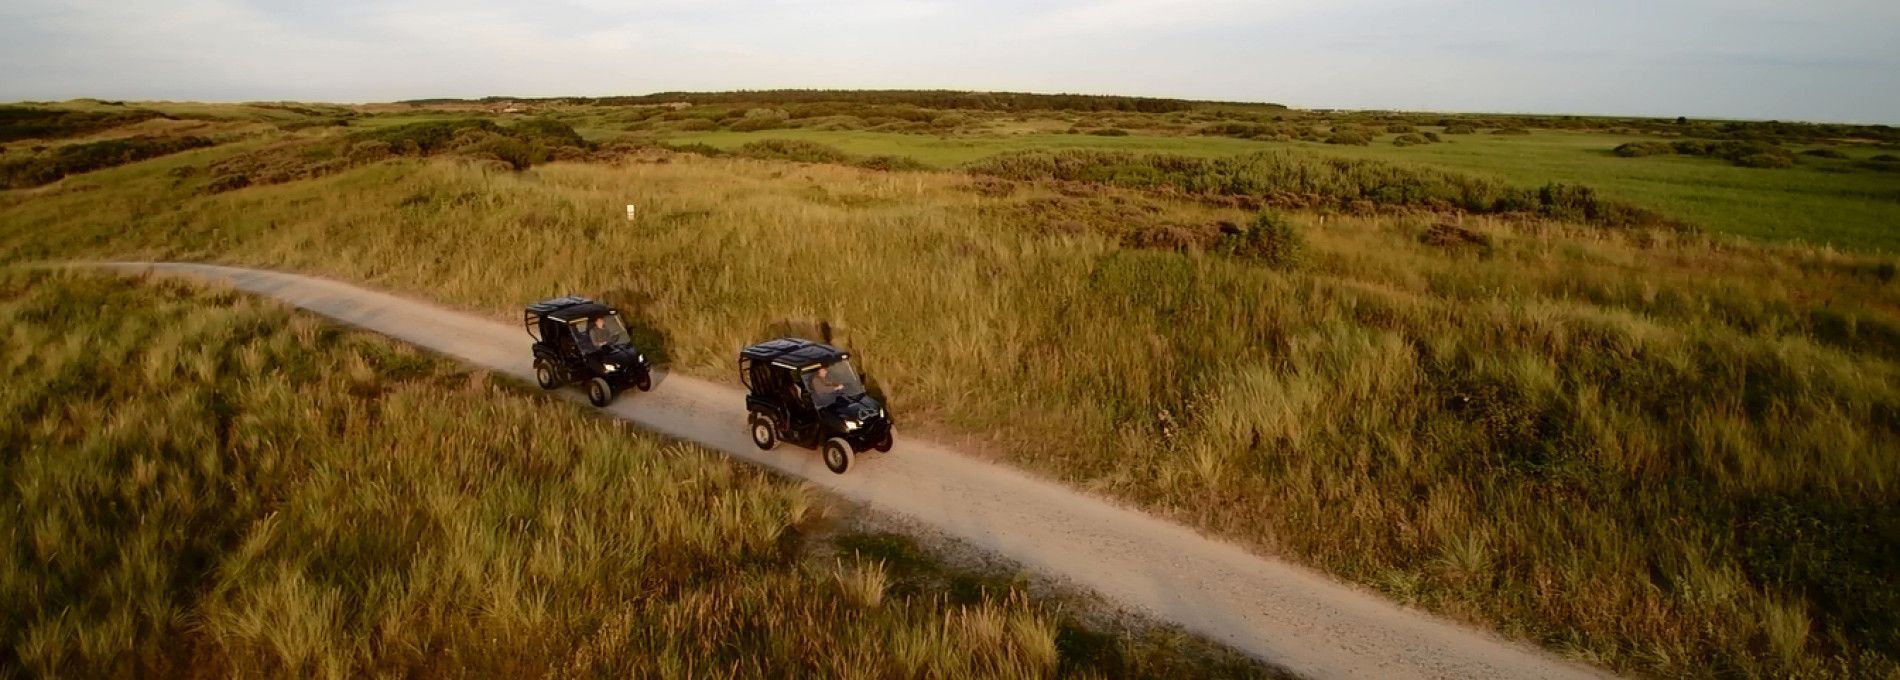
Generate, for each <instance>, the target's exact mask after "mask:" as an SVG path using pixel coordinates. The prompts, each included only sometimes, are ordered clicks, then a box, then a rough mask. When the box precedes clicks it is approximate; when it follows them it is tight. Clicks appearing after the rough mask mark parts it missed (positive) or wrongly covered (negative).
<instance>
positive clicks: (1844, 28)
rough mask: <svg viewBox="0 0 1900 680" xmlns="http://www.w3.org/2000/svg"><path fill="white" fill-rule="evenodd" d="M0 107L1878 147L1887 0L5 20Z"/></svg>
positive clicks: (85, 7) (782, 4) (8, 14)
mask: <svg viewBox="0 0 1900 680" xmlns="http://www.w3.org/2000/svg"><path fill="white" fill-rule="evenodd" d="M0 64H4V70H3V71H0V73H4V75H0V101H16V100H60V99H70V98H77V97H96V98H102V99H135V100H146V99H159V100H207V101H260V100H273V101H275V100H298V101H328V102H377V101H394V100H400V99H419V98H432V97H482V96H490V95H496V96H604V95H625V94H645V93H649V92H657V91H674V90H684V91H706V90H730V89H768V88H851V89H886V88H892V89H897V88H901V89H938V88H941V89H957V90H991V91H1027V92H1079V93H1089V94H1126V95H1140V96H1155V97H1181V98H1191V99H1219V100H1230V101H1268V102H1277V103H1282V104H1288V105H1291V106H1296V107H1302V108H1343V109H1404V110H1430V111H1483V112H1507V113H1519V112H1522V113H1579V114H1584V113H1589V114H1620V115H1653V116H1669V117H1673V116H1678V115H1686V116H1690V117H1707V118H1741V119H1758V120H1767V119H1776V120H1811V121H1840V122H1874V123H1900V0H1808V1H1806V2H1799V3H1794V2H1786V1H1785V0H1562V1H1555V0H1516V1H1514V2H1500V1H1494V0H1463V1H1461V0H1329V1H1326V2H1290V1H1286V0H1251V1H1240V0H955V1H953V0H760V1H752V2H739V1H736V0H697V1H694V0H656V1H651V2H642V1H638V0H627V1H618V2H616V1H611V0H547V1H542V2H532V3H529V2H502V1H499V0H379V1H363V0H323V1H316V2H305V1H284V0H165V1H164V2H150V1H148V0H4V2H0Z"/></svg>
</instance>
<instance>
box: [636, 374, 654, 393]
mask: <svg viewBox="0 0 1900 680" xmlns="http://www.w3.org/2000/svg"><path fill="white" fill-rule="evenodd" d="M633 386H634V387H638V388H640V391H641V392H646V391H649V390H652V389H653V374H652V373H651V372H648V371H641V372H640V379H639V380H635V381H633Z"/></svg>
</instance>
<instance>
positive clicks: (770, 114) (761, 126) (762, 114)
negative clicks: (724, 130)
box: [726, 109, 791, 132]
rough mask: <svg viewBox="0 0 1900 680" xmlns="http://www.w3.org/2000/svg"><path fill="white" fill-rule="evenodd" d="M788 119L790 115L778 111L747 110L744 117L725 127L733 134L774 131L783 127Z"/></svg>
mask: <svg viewBox="0 0 1900 680" xmlns="http://www.w3.org/2000/svg"><path fill="white" fill-rule="evenodd" d="M790 119H791V114H788V113H786V112H784V111H781V110H778V109H747V110H746V112H745V116H744V117H742V118H740V119H739V120H735V121H732V123H731V124H730V125H727V126H726V127H728V128H730V129H731V130H732V131H733V132H757V131H759V130H775V129H778V128H782V127H785V121H787V120H790Z"/></svg>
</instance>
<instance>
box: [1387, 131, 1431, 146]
mask: <svg viewBox="0 0 1900 680" xmlns="http://www.w3.org/2000/svg"><path fill="white" fill-rule="evenodd" d="M1430 143H1431V142H1430V141H1429V140H1427V139H1425V138H1424V137H1422V136H1420V135H1415V134H1404V135H1399V136H1398V137H1394V138H1393V139H1392V145H1393V146H1418V145H1420V144H1430Z"/></svg>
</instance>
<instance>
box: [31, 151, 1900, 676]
mask: <svg viewBox="0 0 1900 680" xmlns="http://www.w3.org/2000/svg"><path fill="white" fill-rule="evenodd" d="M773 134H784V133H783V131H773ZM1538 134H1542V133H1533V134H1531V135H1519V136H1514V137H1515V139H1516V140H1517V141H1523V140H1525V139H1530V140H1536V139H1537V135H1538ZM1550 134H1558V133H1554V132H1553V133H1550ZM1564 134H1570V133H1564ZM1081 136H1082V135H1061V137H1065V138H1073V137H1081ZM1091 137H1092V136H1091ZM1132 137H1133V136H1132V135H1131V136H1130V137H1099V138H1096V139H1091V140H1089V141H1091V142H1094V141H1102V140H1106V142H1107V143H1111V144H1113V143H1122V142H1121V141H1120V140H1126V139H1130V138H1132ZM1500 137H1503V136H1500ZM920 139H929V138H928V137H922V138H920ZM1206 141H1208V142H1210V143H1221V144H1227V143H1236V142H1229V141H1218V142H1217V141H1216V140H1206ZM1245 143H1247V144H1255V143H1257V142H1245ZM1500 143H1503V142H1500ZM1453 146H1455V144H1446V145H1445V148H1451V147H1453ZM1369 148H1371V147H1368V149H1369ZM1418 148H1419V147H1407V148H1405V149H1394V150H1393V152H1395V153H1397V152H1408V151H1414V150H1417V149H1418ZM1426 148H1436V146H1434V147H1426ZM855 151H857V152H859V153H876V152H880V151H883V150H882V149H873V148H862V149H855ZM235 152H236V151H234V150H233V149H227V148H213V149H204V150H197V151H189V152H185V153H181V154H177V155H174V156H167V157H164V158H160V159H155V160H151V161H146V162H143V163H138V164H136V165H131V166H125V167H121V168H115V169H110V170H103V171H100V172H96V173H91V174H88V175H85V176H84V177H83V178H82V179H83V180H84V181H83V182H73V181H72V180H70V179H69V180H68V181H67V182H65V183H63V184H60V185H54V186H51V187H46V188H43V189H40V190H33V191H30V192H8V193H5V194H0V251H4V252H6V253H7V256H8V257H9V258H12V259H15V260H36V259H60V258H74V257H141V258H178V259H202V260H216V261H226V262H237V263H245V264H255V265H263V266H272V267H284V268H291V269H297V270H302V271H308V272H314V273H319V274H325V275H329V276H335V277H339V278H343V279H346V280H351V281H357V282H364V283H368V284H371V285H375V286H380V287H384V288H390V289H395V290H401V291H405V292H409V293H412V294H416V295H420V296H423V297H428V298H432V299H435V300H439V301H443V302H445V303H448V304H451V305H456V306H460V307H463V308H467V309H472V310H477V311H480V312H484V313H488V314H492V315H494V316H495V317H497V318H507V317H508V316H509V315H511V314H513V313H514V312H515V311H516V309H517V305H518V304H519V303H520V301H521V300H525V299H531V298H535V297H539V296H545V295H548V294H556V293H562V292H568V291H579V292H597V293H602V294H604V295H606V296H607V297H608V298H609V299H610V300H612V301H615V302H617V303H620V304H622V305H624V306H625V307H626V308H627V309H628V310H629V312H630V313H631V314H633V315H636V316H637V317H639V318H640V319H641V321H642V323H644V324H645V325H647V326H650V327H652V328H654V329H657V334H656V337H655V338H653V340H654V341H655V342H656V343H658V344H660V345H662V346H663V349H664V352H665V356H667V357H668V358H669V359H670V360H671V361H672V362H673V365H674V368H675V370H682V371H687V372H690V373H693V374H697V375H702V376H707V377H712V378H716V379H728V380H729V379H731V376H730V375H729V373H730V371H731V365H730V362H731V352H732V351H733V348H735V347H738V346H740V345H741V344H742V343H744V342H746V341H749V340H754V339H757V338H759V337H760V336H761V335H763V334H765V333H767V332H768V331H769V329H771V328H773V327H775V326H777V325H779V324H780V323H781V322H785V321H820V320H822V321H827V322H829V323H830V324H831V325H832V327H833V328H835V329H837V333H838V337H839V340H840V341H841V342H842V343H844V344H847V345H850V346H852V347H853V348H854V349H856V350H857V354H858V356H859V357H861V358H862V359H863V360H864V362H865V364H866V365H865V366H864V368H865V369H866V372H867V373H868V374H869V375H870V377H871V378H872V379H873V380H874V381H875V383H876V384H877V386H878V387H879V388H881V389H882V390H883V391H884V392H886V394H887V396H888V397H889V398H890V401H891V403H892V404H893V407H894V408H895V409H897V410H898V411H899V412H900V413H902V414H904V415H903V418H904V421H905V423H906V428H907V431H912V432H919V433H923V434H929V435H933V436H939V437H945V438H956V439H962V440H963V441H964V442H965V443H967V444H969V445H971V446H974V447H978V448H982V449H984V450H986V451H989V452H991V453H992V455H995V456H997V457H999V458H1002V459H1005V460H1008V461H1011V462H1013V463H1015V464H1018V465H1021V466H1024V467H1026V468H1030V469H1033V470H1037V471H1040V472H1042V473H1044V474H1047V475H1049V476H1052V477H1056V478H1060V479H1063V480H1066V481H1068V482H1070V483H1072V484H1074V485H1076V486H1078V487H1082V488H1087V489H1091V490H1095V491H1098V492H1101V493H1104V494H1109V495H1112V496H1115V497H1118V498H1121V499H1124V500H1126V501H1127V502H1129V503H1131V504H1134V505H1138V506H1140V507H1143V508H1145V509H1147V510H1149V511H1152V512H1155V513H1158V514H1163V515H1167V516H1171V517H1173V518H1176V519H1179V520H1181V521H1183V522H1186V523H1189V524H1192V525H1195V526H1198V527H1201V528H1203V529H1205V530H1208V531H1210V532H1211V533H1214V534H1216V535H1220V536H1224V537H1227V538H1229V539H1232V540H1235V541H1239V542H1242V543H1244V544H1248V545H1250V546H1252V547H1254V548H1255V549H1258V550H1262V551H1266V552H1273V553H1278V554H1282V555H1286V556H1288V557H1291V558H1294V559H1298V560H1301V561H1304V562H1307V563H1310V564H1313V565H1315V566H1318V567H1320V568H1323V569H1325V570H1327V571H1329V572H1331V573H1333V574H1336V575H1338V576H1339V577H1341V578H1344V579H1348V580H1351V581H1355V582H1358V583H1363V584H1366V585H1369V586H1371V587H1374V588H1378V589H1380V590H1382V591H1383V592H1385V593H1387V594H1388V595H1390V596H1391V597H1393V598H1395V599H1398V600H1401V601H1404V602H1408V603H1412V604H1416V605H1418V606H1421V607H1425V608H1428V609H1431V610H1433V611H1437V612H1440V613H1443V614H1445V615H1448V616H1452V617H1455V618H1459V619H1464V620H1468V621H1472V622H1474V623H1478V624H1481V625H1487V626H1491V627H1493V628H1495V629H1497V630H1500V631H1501V632H1503V633H1505V634H1507V635H1511V636H1514V637H1520V638H1524V639H1529V640H1533V641H1536V642H1539V643H1542V644H1545V645H1547V646H1549V647H1551V648H1553V649H1556V650H1558V651H1560V652H1562V653H1565V654H1567V655H1570V656H1572V657H1576V658H1581V659H1586V660H1590V661H1594V662H1598V663H1602V664H1605V665H1607V666H1610V667H1612V668H1616V669H1619V670H1626V671H1635V672H1641V673H1648V674H1657V675H1671V676H1675V675H1690V676H1697V675H1722V676H1729V675H1741V676H1751V675H1752V676H1778V677H1786V676H1815V677H1828V676H1862V677H1880V676H1883V675H1889V674H1891V673H1894V672H1896V663H1897V662H1900V633H1897V632H1896V631H1900V620H1897V619H1896V618H1895V612H1896V611H1900V601H1896V600H1895V598H1896V597H1897V596H1900V595H1897V594H1900V581H1897V580H1896V579H1900V563H1897V561H1900V557H1896V556H1897V555H1900V547H1897V546H1900V520H1897V519H1896V516H1895V515H1894V513H1891V512H1888V511H1886V509H1888V508H1891V507H1894V506H1895V505H1896V503H1900V489H1896V486H1895V484H1896V481H1897V480H1900V459H1896V457H1895V456H1894V455H1893V452H1894V451H1896V450H1900V418H1897V416H1896V414H1900V375H1897V374H1896V373H1897V372H1900V365H1897V364H1896V362H1895V360H1894V357H1896V356H1900V281H1896V278H1897V277H1896V275H1895V270H1896V265H1900V263H1896V262H1895V261H1894V260H1893V259H1892V257H1891V256H1889V255H1866V254H1853V253H1848V252H1841V251H1837V250H1834V249H1828V248H1811V247H1790V246H1760V245H1753V244H1750V243H1748V242H1745V241H1737V240H1735V239H1730V238H1721V237H1717V236H1716V235H1710V234H1694V233H1681V232H1673V231H1657V230H1646V229H1605V228H1601V227H1594V226H1588V225H1583V224H1575V223H1566V222H1562V221H1553V220H1538V219H1522V218H1518V217H1511V216H1504V217H1479V216H1472V215H1457V214H1437V213H1429V212H1424V213H1421V212H1409V213H1397V214H1372V215H1358V216H1354V215H1345V214H1339V213H1337V212H1330V211H1328V212H1300V213H1291V214H1285V215H1280V216H1279V217H1277V218H1276V219H1280V220H1284V221H1285V222H1287V223H1288V224H1290V225H1291V227H1292V230H1293V232H1294V233H1296V234H1298V235H1299V239H1298V240H1299V241H1300V242H1301V243H1302V244H1303V247H1302V248H1299V252H1300V255H1301V256H1300V257H1298V258H1293V259H1290V260H1288V261H1286V262H1279V263H1276V264H1275V265H1274V266H1265V265H1263V264H1261V263H1258V262H1254V261H1251V260H1247V259H1244V258H1234V257H1226V256H1220V255H1216V254H1214V253H1213V252H1212V250H1211V249H1208V248H1204V247H1202V246H1201V245H1199V244H1197V243H1195V242H1193V241H1192V240H1178V239H1169V238H1153V237H1151V235H1154V234H1162V235H1166V234H1171V233H1174V232H1177V231H1181V230H1189V229H1191V228H1200V227H1207V226H1209V225H1215V224H1221V223H1227V224H1246V223H1248V222H1250V221H1251V220H1253V219H1254V217H1255V215H1254V214H1253V213H1252V212H1251V211H1248V210H1243V209H1240V208H1237V207H1233V206H1231V205H1225V204H1220V203H1215V202H1208V201H1204V200H1198V199H1195V198H1192V197H1173V198H1170V197H1167V196H1163V195H1156V194H1154V193H1151V192H1136V191H1129V190H1122V189H1114V188H1105V187H1101V186H1090V185H1074V184H1051V183H1039V182H1034V181H1028V182H1007V181H1001V182H999V181H990V180H991V178H981V177H973V176H971V175H969V174H966V173H961V172H907V173H888V172H876V171H870V170H863V169H856V168H847V167H840V166H835V165H824V164H798V163H788V162H782V161H763V160H756V159H746V158H706V157H702V156H698V155H693V154H679V153H668V152H662V151H646V152H639V153H633V154H630V155H624V156H618V157H612V158H603V159H596V160H592V161H587V162H558V163H550V164H545V165H536V166H534V168H533V169H531V170H529V171H526V172H508V171H505V170H499V169H497V168H496V167H495V166H494V164H493V163H469V162H465V161H460V160H454V159H441V158H436V159H417V158H400V159H392V160H386V161H381V162H376V163H370V164H364V165H360V166H354V167H351V168H348V169H346V170H342V171H339V172H337V173H334V174H329V175H325V176H322V177H319V178H316V179H311V180H304V181H296V182H289V183H284V184H278V185H272V186H254V187H250V188H246V189H242V190H237V191H229V192H222V193H207V192H206V191H205V189H206V183H207V182H208V181H209V180H208V178H206V177H204V176H203V173H193V172H189V171H187V172H178V171H177V170H176V169H177V168H202V167H206V166H209V165H210V164H212V163H214V162H216V161H217V160H218V159H220V158H222V157H224V156H225V155H226V154H231V153H235ZM1607 160H1613V161H1619V162H1622V161H1631V162H1636V163H1643V162H1648V161H1650V160H1660V159H1607ZM1676 161H1681V162H1694V163H1701V164H1703V165H1698V166H1696V167H1723V166H1720V164H1719V163H1717V162H1714V161H1710V160H1707V159H1686V158H1679V159H1673V160H1671V161H1670V162H1676ZM1734 170H1737V171H1742V170H1745V169H1742V168H1734ZM1795 170H1796V171H1806V170H1802V169H1801V168H1796V169H1795ZM1769 172H1774V171H1769ZM627 203H634V204H637V205H638V206H639V207H640V213H639V215H640V217H639V219H637V220H635V221H632V222H629V221H627V220H626V219H625V217H624V216H625V212H624V205H625V204H627ZM1447 223H1450V224H1452V225H1453V226H1455V227H1456V230H1458V231H1453V232H1451V233H1455V234H1458V233H1462V234H1465V235H1468V236H1469V238H1463V237H1461V238H1459V239H1453V240H1444V239H1438V238H1434V237H1433V235H1434V234H1435V233H1444V232H1443V231H1442V228H1443V227H1442V225H1445V224H1447Z"/></svg>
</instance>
